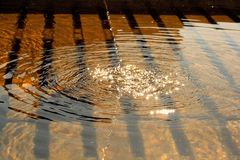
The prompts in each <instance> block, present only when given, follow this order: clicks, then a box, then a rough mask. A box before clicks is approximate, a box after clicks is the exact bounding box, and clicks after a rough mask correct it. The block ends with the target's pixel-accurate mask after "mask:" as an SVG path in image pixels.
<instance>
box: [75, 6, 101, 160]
mask: <svg viewBox="0 0 240 160" xmlns="http://www.w3.org/2000/svg"><path fill="white" fill-rule="evenodd" d="M72 19H73V28H74V33H73V34H74V38H75V44H76V46H77V50H78V53H79V55H78V64H79V69H80V72H81V73H80V74H84V75H86V76H87V75H88V73H87V70H86V68H87V67H86V60H85V57H86V54H85V48H84V37H83V33H82V24H81V19H80V14H79V13H78V12H77V11H76V10H73V13H72ZM77 30H80V33H78V32H75V31H77ZM75 33H78V34H75ZM83 77H84V76H83ZM82 99H87V101H88V102H92V101H91V100H90V99H89V98H88V97H86V96H84V97H82ZM84 104H88V103H83V105H84ZM88 105H94V104H93V103H91V104H88ZM81 107H84V106H81ZM87 115H88V116H89V117H93V113H92V110H88V112H87ZM94 122H95V121H92V122H91V119H90V120H86V119H84V120H81V121H80V123H81V125H82V126H83V130H82V133H81V136H82V141H83V148H84V156H85V157H95V158H96V159H98V158H99V157H98V153H97V135H96V128H95V127H94ZM89 140H91V142H89ZM89 144H90V146H91V148H89ZM92 147H93V148H92Z"/></svg>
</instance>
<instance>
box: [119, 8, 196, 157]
mask: <svg viewBox="0 0 240 160" xmlns="http://www.w3.org/2000/svg"><path fill="white" fill-rule="evenodd" d="M123 12H124V14H125V15H126V18H127V20H128V23H129V26H130V27H131V29H132V31H133V33H134V34H135V35H137V36H140V38H141V39H140V40H139V41H138V44H139V46H143V49H142V50H141V52H142V54H143V58H144V60H145V62H146V64H147V66H148V67H150V68H151V67H156V66H157V65H156V63H155V61H154V57H153V56H152V53H151V50H150V48H149V47H148V46H147V45H146V40H145V39H144V37H143V35H142V33H141V30H140V29H139V26H138V24H137V21H136V20H135V18H134V16H133V14H132V13H131V10H129V9H127V7H125V9H123ZM137 38H138V39H139V37H137ZM169 99H170V101H171V102H172V103H173V102H174V100H173V99H172V98H171V97H170V98H169ZM174 118H175V120H176V121H177V122H178V128H177V127H174V126H173V125H171V124H170V126H169V127H170V131H171V134H172V137H173V139H174V142H175V144H176V148H177V150H178V152H179V154H180V155H183V156H187V157H189V158H191V159H194V155H193V152H192V149H191V146H190V143H189V141H188V139H187V136H186V135H185V133H184V131H183V130H182V128H181V123H180V117H179V116H177V114H176V116H175V115H174ZM183 145H184V147H183Z"/></svg>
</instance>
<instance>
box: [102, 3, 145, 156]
mask: <svg viewBox="0 0 240 160" xmlns="http://www.w3.org/2000/svg"><path fill="white" fill-rule="evenodd" d="M103 4H104V5H105V8H99V18H100V20H101V22H102V28H103V30H104V35H105V39H106V48H108V50H109V52H108V57H109V59H110V61H111V66H112V67H117V66H118V65H119V64H120V57H119V55H118V49H117V43H116V42H115V39H114V35H113V32H112V31H111V24H110V19H109V17H108V11H107V6H106V2H105V1H103ZM119 101H120V104H121V106H125V104H127V106H125V107H124V108H128V107H129V105H134V104H133V99H132V97H121V98H120V100H119ZM124 113H125V116H124V117H125V121H126V123H127V130H128V138H129V141H130V146H131V151H132V153H133V155H134V156H135V157H139V158H144V159H145V150H144V144H143V143H144V142H143V139H142V134H141V132H140V130H139V128H138V121H139V119H138V118H137V115H136V114H135V113H132V116H134V117H135V118H134V119H132V118H131V116H130V115H129V113H128V112H127V111H126V110H124ZM130 124H133V125H130Z"/></svg>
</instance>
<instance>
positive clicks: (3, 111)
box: [0, 7, 27, 148]
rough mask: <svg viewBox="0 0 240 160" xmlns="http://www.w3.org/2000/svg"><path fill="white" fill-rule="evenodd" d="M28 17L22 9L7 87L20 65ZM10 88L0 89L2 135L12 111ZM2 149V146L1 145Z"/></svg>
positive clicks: (12, 51) (10, 55)
mask: <svg viewBox="0 0 240 160" xmlns="http://www.w3.org/2000/svg"><path fill="white" fill-rule="evenodd" d="M26 17H27V10H26V8H25V7H22V8H21V9H20V13H19V16H18V20H17V22H16V25H17V27H16V28H17V29H16V32H15V36H14V39H13V41H12V48H11V51H10V52H9V54H8V62H9V63H8V64H7V68H6V71H5V76H6V77H5V82H4V84H5V85H10V84H12V80H13V76H14V73H15V71H16V67H17V63H18V52H19V50H20V44H21V39H22V36H23V30H24V28H25V21H26ZM7 91H8V87H5V89H4V88H0V93H1V94H0V98H1V99H2V100H3V101H1V103H0V106H1V109H0V114H1V122H0V133H2V130H3V128H4V127H5V126H6V124H7V121H8V120H7V113H8V111H9V109H12V108H11V107H10V104H9V96H11V93H9V92H7ZM0 148H1V145H0Z"/></svg>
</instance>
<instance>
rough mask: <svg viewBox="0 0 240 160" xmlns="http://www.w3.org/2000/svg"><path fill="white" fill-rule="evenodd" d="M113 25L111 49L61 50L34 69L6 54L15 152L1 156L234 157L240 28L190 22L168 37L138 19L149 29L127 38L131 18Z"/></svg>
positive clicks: (22, 56)
mask: <svg viewBox="0 0 240 160" xmlns="http://www.w3.org/2000/svg"><path fill="white" fill-rule="evenodd" d="M114 17H115V16H114V15H113V17H112V18H113V19H112V23H113V32H114V33H115V41H114V42H111V43H110V42H107V43H106V42H100V41H95V42H91V43H90V42H87V43H86V44H82V45H79V46H68V47H66V46H64V47H53V48H54V49H49V50H45V51H44V52H43V53H41V54H39V55H38V56H37V55H36V57H34V66H32V65H31V63H30V62H29V59H32V56H33V55H32V54H30V53H22V52H19V53H17V54H18V56H16V57H15V58H14V59H10V60H9V61H6V60H5V59H6V55H8V54H11V53H8V52H7V53H1V56H0V61H1V62H3V63H1V64H0V72H1V74H0V75H1V77H0V80H1V82H6V81H8V80H9V79H11V80H12V83H5V84H6V85H2V86H0V106H1V108H0V113H1V115H0V119H1V122H0V128H1V132H2V133H1V134H2V137H4V138H2V139H1V141H2V145H1V148H3V147H6V148H7V149H6V148H5V149H2V151H6V150H7V152H6V153H1V156H2V157H8V158H9V157H11V158H10V159H14V158H16V157H21V158H26V157H27V158H29V159H33V157H34V155H32V154H29V151H28V150H27V149H26V148H24V145H26V146H28V147H29V148H31V149H32V150H33V151H31V152H34V153H35V154H36V155H37V157H40V158H41V157H43V158H44V157H52V159H54V158H56V157H57V156H56V153H57V152H59V151H61V147H59V146H69V147H70V148H71V149H72V151H73V152H71V149H70V150H69V151H66V152H67V154H66V155H62V156H63V157H65V156H69V157H72V156H73V157H74V158H76V159H79V158H84V159H85V158H86V157H98V158H102V159H114V157H117V159H120V158H127V159H132V158H133V157H135V158H136V157H138V158H139V157H142V158H143V159H145V158H146V157H150V159H159V158H160V159H164V158H165V159H168V158H176V157H179V156H180V157H181V156H183V158H186V157H188V156H189V157H190V158H192V157H194V156H193V155H195V154H197V155H199V156H200V157H204V156H206V157H208V156H209V157H210V159H211V158H216V157H218V158H219V157H221V156H220V154H222V155H223V156H222V158H223V159H224V158H226V157H227V156H229V153H230V156H229V157H231V156H232V155H234V156H235V153H237V152H238V150H239V146H240V143H239V141H238V140H237V138H236V137H239V133H240V132H239V131H240V127H239V119H240V117H239V111H240V106H239V104H240V101H239V97H240V93H239V90H238V88H239V86H240V85H239V84H240V74H239V72H238V71H239V69H240V67H239V65H238V63H239V50H240V49H239V46H238V44H239V43H240V37H239V30H240V28H239V25H238V24H236V23H220V24H214V25H213V24H204V23H198V20H196V19H193V20H191V19H188V21H187V22H186V23H184V24H185V26H183V27H182V28H167V27H159V26H158V27H157V25H156V26H147V25H146V26H145V25H144V21H141V18H139V17H137V16H136V19H137V20H138V21H139V22H138V23H140V24H141V25H142V26H139V27H136V28H132V29H131V28H130V29H129V30H127V29H126V28H127V27H123V28H121V25H124V23H123V22H122V21H126V17H124V16H123V17H122V16H120V17H119V16H116V17H117V18H114ZM163 19H164V18H163ZM145 20H146V21H147V18H146V19H145ZM118 21H119V22H118ZM114 23H115V24H114ZM147 24H149V23H147ZM152 24H153V23H152ZM125 25H127V24H125ZM114 26H115V28H114ZM117 27H119V28H117ZM130 27H131V26H130ZM132 27H133V26H132ZM0 29H1V28H0ZM139 30H141V32H139ZM199 35H201V38H199V37H200V36H199ZM226 35H227V39H228V40H231V41H228V42H226V41H225V39H226ZM199 39H200V40H199ZM229 42H235V43H234V44H233V43H231V44H229ZM51 43H52V42H51ZM206 43H207V44H208V45H206ZM49 45H50V44H49ZM51 45H52V44H51ZM107 45H108V46H107ZM109 46H110V47H109ZM48 48H51V47H48ZM8 58H11V57H8ZM118 60H120V61H119V62H118ZM111 62H118V64H117V65H112V63H111ZM12 63H14V64H15V65H17V66H15V67H14V66H13V67H12V68H11V70H7V71H6V68H7V67H9V66H10V65H11V64H12ZM223 68H224V70H223ZM230 75H231V77H229V76H230ZM233 82H234V83H233ZM228 120H229V121H228ZM231 120H233V122H232V121H231ZM18 124H21V125H18ZM197 126H198V127H197ZM198 128H202V129H201V130H199V129H198ZM29 132H31V134H28V133H29ZM160 134H161V135H160ZM36 135H37V136H36ZM159 135H160V136H159ZM210 136H211V137H212V139H209V137H210ZM12 138H13V142H12ZM16 139H19V141H20V140H21V141H22V142H21V144H18V142H17V141H16ZM41 141H42V142H41ZM35 143H36V144H38V145H40V147H39V148H40V149H39V150H37V151H36V144H35ZM173 144H174V145H175V146H173ZM58 145H59V146H58ZM209 145H210V146H211V147H212V148H211V147H210V148H209V147H207V146H209ZM13 146H14V147H15V149H16V150H14V151H11V149H12V148H11V147H13ZM126 146H127V147H128V148H127V149H126V150H124V151H123V152H121V151H119V149H120V150H121V149H122V148H121V147H123V148H124V147H125V148H126ZM154 146H158V147H154ZM21 147H23V148H21ZM201 147H205V148H204V149H203V150H205V152H204V151H202V150H200V149H199V148H201ZM20 148H21V149H20ZM34 148H35V149H34ZM165 148H167V149H165ZM20 150H22V152H21V153H15V154H16V155H14V156H15V157H14V156H11V152H18V151H19V152H20ZM159 150H161V151H159ZM216 150H217V152H219V153H216V154H219V155H216V156H215V157H214V155H208V154H209V153H211V152H214V153H215V151H216ZM2 151H1V152H2ZM158 151H159V152H160V153H161V155H158V153H156V152H158ZM79 152H81V153H79ZM118 152H119V153H118ZM77 153H79V154H77ZM23 154H24V155H26V156H24V155H23ZM61 154H62V153H61ZM125 154H126V155H125ZM55 156H56V157H55ZM197 157H198V156H197ZM209 157H208V158H209ZM198 158H199V157H198Z"/></svg>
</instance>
